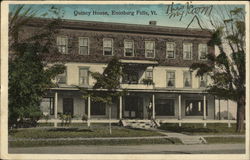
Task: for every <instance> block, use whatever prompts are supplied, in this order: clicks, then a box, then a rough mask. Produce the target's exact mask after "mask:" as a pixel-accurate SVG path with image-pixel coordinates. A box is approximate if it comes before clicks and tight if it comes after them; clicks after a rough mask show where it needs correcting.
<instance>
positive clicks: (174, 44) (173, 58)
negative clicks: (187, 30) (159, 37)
mask: <svg viewBox="0 0 250 160" xmlns="http://www.w3.org/2000/svg"><path fill="white" fill-rule="evenodd" d="M167 44H174V58H169V57H168V54H167V53H168V47H167ZM175 57H176V43H175V42H166V59H175Z"/></svg>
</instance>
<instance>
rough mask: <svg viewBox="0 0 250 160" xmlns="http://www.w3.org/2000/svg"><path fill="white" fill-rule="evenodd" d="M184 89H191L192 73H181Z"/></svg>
mask: <svg viewBox="0 0 250 160" xmlns="http://www.w3.org/2000/svg"><path fill="white" fill-rule="evenodd" d="M183 81H184V87H192V72H190V71H185V72H183Z"/></svg>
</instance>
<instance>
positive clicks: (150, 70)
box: [145, 69, 154, 80]
mask: <svg viewBox="0 0 250 160" xmlns="http://www.w3.org/2000/svg"><path fill="white" fill-rule="evenodd" d="M147 72H152V78H148V77H147V74H146V73H147ZM153 78H154V74H153V69H146V71H145V79H151V80H153Z"/></svg>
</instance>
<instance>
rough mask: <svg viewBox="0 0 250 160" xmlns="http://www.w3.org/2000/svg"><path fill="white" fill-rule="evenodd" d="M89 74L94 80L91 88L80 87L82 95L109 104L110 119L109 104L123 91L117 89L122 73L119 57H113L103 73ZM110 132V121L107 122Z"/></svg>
mask: <svg viewBox="0 0 250 160" xmlns="http://www.w3.org/2000/svg"><path fill="white" fill-rule="evenodd" d="M90 73H91V76H92V77H93V78H94V79H95V80H96V83H95V84H94V86H93V89H92V90H88V89H86V88H80V87H79V88H80V90H81V91H82V93H83V97H84V98H85V99H86V98H87V97H89V96H90V97H91V100H92V101H94V102H101V103H105V104H106V105H109V119H111V104H112V103H114V102H115V101H117V100H118V97H119V96H121V95H123V94H124V92H125V91H117V89H119V88H120V78H121V76H122V75H123V74H122V65H121V63H120V62H119V59H118V58H116V57H114V58H113V59H112V60H111V61H110V62H109V63H108V65H107V67H106V68H105V69H104V71H103V73H102V74H101V73H99V72H90ZM109 128H110V134H111V133H112V131H111V122H109Z"/></svg>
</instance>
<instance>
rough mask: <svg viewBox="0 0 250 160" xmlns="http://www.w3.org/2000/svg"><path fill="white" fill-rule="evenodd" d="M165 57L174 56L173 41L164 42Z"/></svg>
mask: <svg viewBox="0 0 250 160" xmlns="http://www.w3.org/2000/svg"><path fill="white" fill-rule="evenodd" d="M166 58H175V43H174V42H167V43H166Z"/></svg>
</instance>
